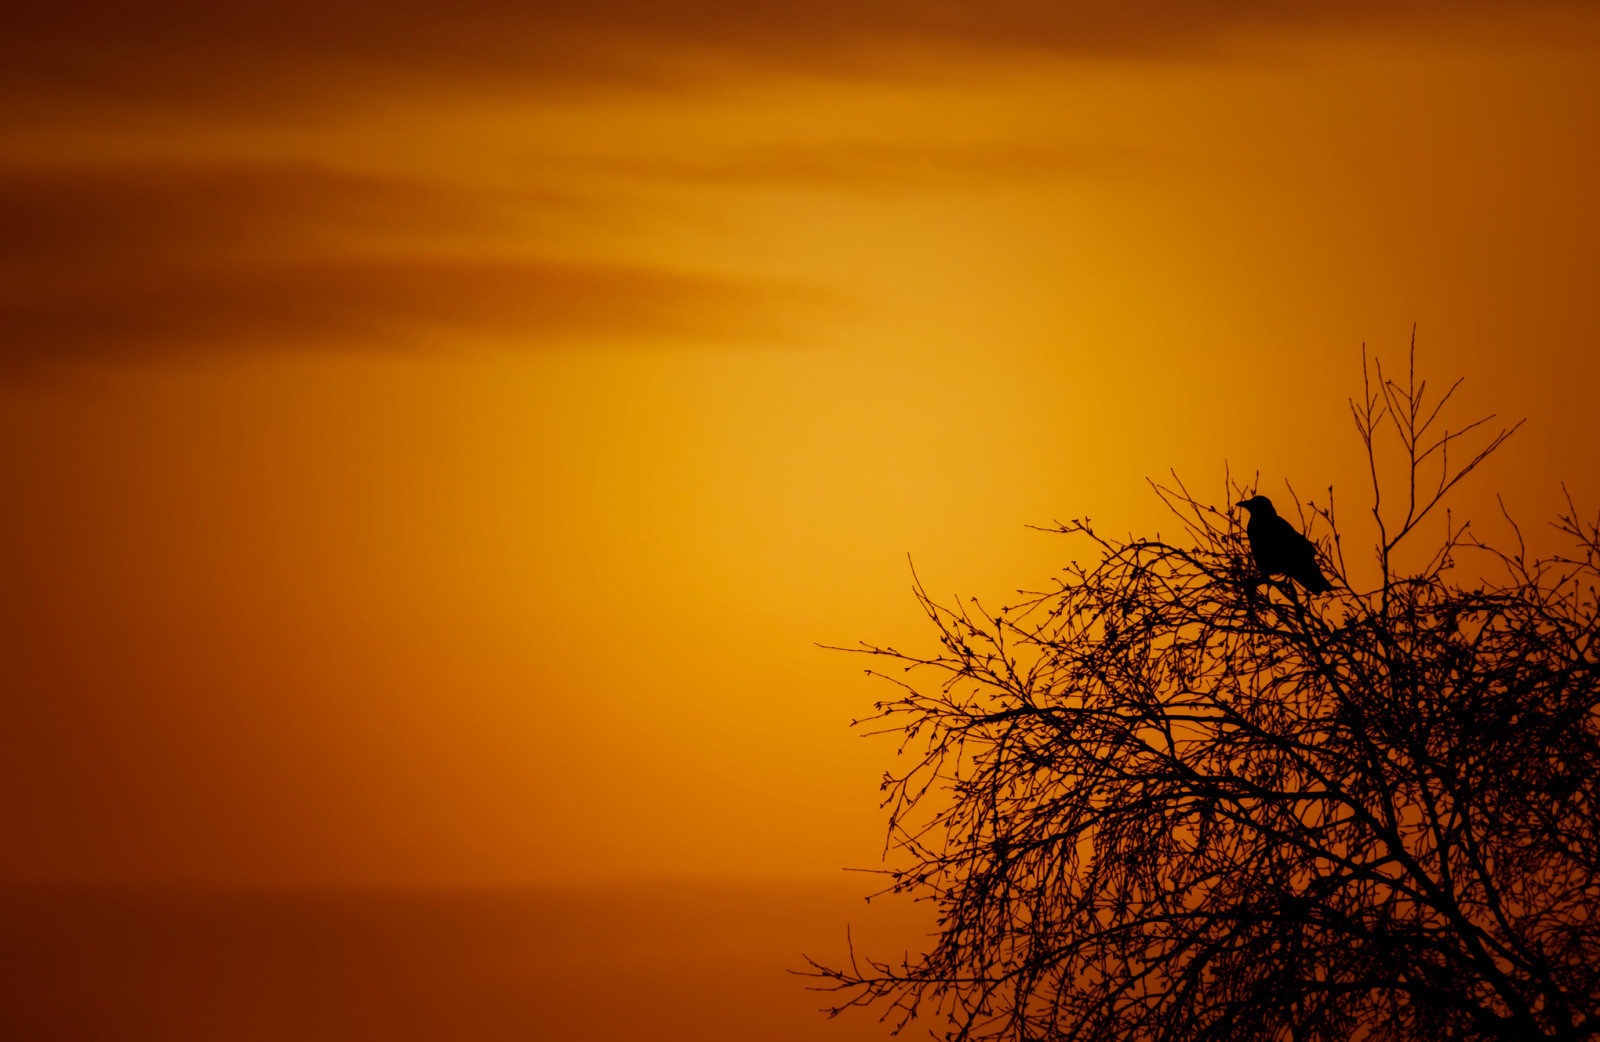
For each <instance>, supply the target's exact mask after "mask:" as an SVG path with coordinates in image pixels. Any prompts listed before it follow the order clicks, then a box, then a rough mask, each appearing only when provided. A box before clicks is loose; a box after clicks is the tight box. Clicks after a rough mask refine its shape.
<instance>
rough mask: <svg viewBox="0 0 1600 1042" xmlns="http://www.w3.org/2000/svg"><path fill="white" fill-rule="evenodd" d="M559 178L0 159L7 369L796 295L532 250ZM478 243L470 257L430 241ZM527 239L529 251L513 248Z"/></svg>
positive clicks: (720, 314)
mask: <svg viewBox="0 0 1600 1042" xmlns="http://www.w3.org/2000/svg"><path fill="white" fill-rule="evenodd" d="M583 205H584V203H583V201H582V200H580V199H578V198H576V197H571V196H566V195H563V194H561V193H559V192H541V191H535V192H530V193H521V194H512V195H507V196H504V197H498V198H497V197H494V196H492V195H486V194H484V193H483V192H475V191H471V190H466V189H463V188H462V187H461V186H450V185H436V184H429V183H424V182H419V181H410V180H406V179H403V178H390V177H383V176H378V175H372V174H358V173H349V172H342V171H336V170H331V169H328V168H322V167H315V166H309V165H278V166H228V167H207V166H194V165H190V166H162V165H151V166H143V167H96V168H73V169H61V170H28V171H11V172H9V173H4V174H0V226H3V227H4V228H5V229H6V234H5V235H4V236H3V237H0V325H3V326H4V328H5V330H6V340H5V345H4V347H3V349H0V369H4V370H6V371H8V372H11V373H17V372H20V371H26V370H28V369H31V368H34V367H37V366H39V365H41V364H50V363H62V362H67V363H72V362H95V363H107V362H129V361H136V360H141V359H145V358H150V357H170V356H172V355H175V354H184V353H193V352H210V353H218V352H224V351H235V350H241V349H244V350H286V349H289V350H292V349H299V348H319V349H326V348H328V347H330V346H341V347H348V348H380V347H383V348H394V347H403V346H405V345H408V344H412V343H415V342H416V341H417V339H418V338H419V336H420V337H427V336H432V335H435V334H437V333H439V332H442V331H457V332H469V333H470V332H488V333H493V334H496V335H509V336H513V337H517V338H522V339H524V340H525V341H526V342H527V343H528V345H529V346H530V347H537V346H542V345H545V344H549V343H552V342H556V343H560V342H574V341H580V342H581V341H586V340H592V339H594V338H597V337H609V336H635V335H647V336H669V337H672V336H678V337H693V338H696V339H700V340H710V341H713V342H722V341H729V340H733V339H737V338H738V337H740V336H742V335H756V336H767V337H772V336H777V335H780V333H781V331H780V330H779V329H778V328H777V327H776V319H775V315H776V313H777V312H778V310H780V309H781V305H782V304H783V303H785V302H787V303H789V304H792V303H793V300H792V299H788V296H789V295H790V294H791V293H792V291H786V290H784V289H783V288H782V287H773V286H763V285H756V284H752V283H745V282H740V281H738V280H735V279H732V278H727V277H722V276H717V275H709V274H697V273H689V272H680V271H670V270H662V269H655V268H649V267H641V266H630V265H626V264H608V263H604V262H577V261H572V260H568V259H563V258H560V257H558V256H552V255H549V254H548V251H546V253H545V254H541V253H540V251H539V248H538V245H539V244H538V239H537V236H536V235H534V234H532V233H531V232H530V233H529V235H528V236H526V237H525V238H522V239H520V240H519V237H518V235H517V232H518V230H519V228H520V229H523V230H527V228H528V226H529V225H530V224H531V225H534V226H537V224H538V220H539V215H540V213H541V212H546V211H555V210H561V211H566V210H569V209H571V208H573V207H581V206H583ZM463 238H466V239H469V240H470V241H473V242H474V243H475V248H474V250H472V251H471V252H470V253H468V254H467V255H464V256H463V255H461V254H460V251H459V249H457V250H455V251H452V250H450V249H447V248H441V247H440V246H439V244H440V243H448V242H450V241H452V239H454V240H456V241H459V240H461V239H463ZM513 247H520V248H513Z"/></svg>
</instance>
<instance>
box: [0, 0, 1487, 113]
mask: <svg viewBox="0 0 1600 1042" xmlns="http://www.w3.org/2000/svg"><path fill="white" fill-rule="evenodd" d="M1497 7H1501V8H1509V7H1510V4H1509V3H1504V2H1497V0H1476V2H1465V3H1464V2H1462V0H1383V2H1380V0H1343V2H1334V0H1216V2H1213V3H1193V2H1189V0H1145V2H1116V0H1076V2H1049V0H995V2H993V3H986V4H965V3H952V2H948V0H875V2H867V3H861V2H856V0H768V2H763V3H754V4H752V3H747V2H743V0H674V2H671V3H662V2H659V0H590V2H588V3H584V4H569V3H554V2H551V0H529V2H525V3H513V2H509V0H461V2H459V3H453V4H449V5H441V4H421V3H415V2H413V3H409V4H391V3H382V4H380V3H376V2H375V0H346V2H344V3H337V4H330V3H324V2H322V0H317V2H311V0H272V2H267V0H237V2H232V3H227V4H216V3H210V2H205V0H167V2H164V3H152V4H139V5H131V4H127V3H123V2H120V0H86V2H84V3H78V4H63V5H48V4H35V5H31V6H30V8H29V9H28V10H27V11H26V13H24V14H23V15H22V16H21V17H15V16H14V17H13V18H12V19H10V20H9V21H8V26H7V35H8V42H9V44H10V46H9V47H8V61H7V62H6V64H5V66H4V67H0V91H4V92H5V93H7V94H9V95H10V106H11V107H12V108H13V109H14V110H18V111H23V112H26V111H29V110H31V109H34V108H36V107H39V106H43V108H44V109H45V110H48V109H50V108H51V107H52V106H58V105H59V104H62V103H66V104H68V105H69V106H70V105H72V104H77V105H84V104H90V105H113V106H128V105H132V106H135V107H137V106H138V105H141V104H145V105H156V106H160V107H178V108H183V109H188V110H195V111H206V110H213V109H222V110H227V109H256V108H264V109H277V108H295V109H299V108H302V107H305V106H319V105H323V106H325V105H333V104H338V103H339V102H340V101H341V100H342V99H345V98H348V97H352V96H354V97H359V96H361V95H363V94H366V93H370V92H372V91H375V90H376V91H382V90H383V89H384V87H385V85H389V86H391V87H392V86H393V85H394V84H396V83H403V84H406V85H408V86H413V87H414V86H416V85H418V84H421V83H426V82H429V81H432V82H435V83H438V84H448V85H452V86H455V87H462V86H470V85H472V84H479V85H484V86H493V87H496V88H504V87H506V86H508V85H511V86H520V87H522V88H525V89H531V90H541V89H542V90H549V89H553V88H562V89H565V88H571V87H573V86H588V87H594V86H602V85H608V86H618V85H620V86H634V87H646V88H648V87H660V86H663V85H667V84H673V83H679V84H681V83H683V82H685V81H686V80H690V79H693V78H694V77H696V76H705V75H708V74H710V73H711V70H712V68H713V67H715V66H717V65H718V64H719V63H721V65H722V66H723V67H724V68H725V69H726V68H737V67H739V66H741V65H742V66H746V67H754V68H758V69H761V70H771V69H773V68H790V69H794V70H798V71H823V72H827V71H839V72H850V73H853V74H857V75H861V74H886V73H888V74H893V73H903V72H904V71H905V60H906V59H907V57H908V56H910V55H914V54H918V53H922V54H924V56H925V57H927V58H928V59H929V61H930V63H933V64H936V63H937V62H938V61H940V60H944V59H945V58H947V56H948V55H949V54H950V53H951V52H953V51H960V50H963V49H964V50H968V51H986V50H987V51H998V52H1031V53H1036V54H1041V55H1043V54H1061V55H1068V56H1085V55H1087V56H1103V55H1154V54H1171V53H1184V52H1194V51H1197V50H1199V51H1204V50H1207V49H1210V48H1213V47H1214V46H1215V45H1216V43H1217V41H1218V40H1219V39H1221V38H1223V37H1225V36H1226V35H1227V34H1228V33H1229V32H1231V31H1233V30H1236V29H1239V28H1266V29H1272V28H1281V29H1285V30H1289V31H1313V32H1315V31H1323V30H1330V29H1339V28H1343V27H1350V26H1360V25H1363V24H1372V23H1378V22H1382V21H1385V20H1389V21H1392V20H1404V19H1415V18H1419V17H1420V18H1449V17H1455V16H1459V15H1461V14H1463V13H1466V12H1470V11H1471V10H1473V9H1486V8H1497ZM891 53H893V54H898V55H899V56H900V61H899V62H898V63H897V62H892V61H889V59H888V58H887V55H889V54H891ZM923 71H927V70H926V68H924V70H923Z"/></svg>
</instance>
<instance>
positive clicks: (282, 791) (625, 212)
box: [0, 0, 1600, 885]
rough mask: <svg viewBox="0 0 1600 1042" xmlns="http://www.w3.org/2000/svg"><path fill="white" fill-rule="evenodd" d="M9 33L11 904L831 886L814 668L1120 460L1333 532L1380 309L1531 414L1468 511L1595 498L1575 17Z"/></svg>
mask: <svg viewBox="0 0 1600 1042" xmlns="http://www.w3.org/2000/svg"><path fill="white" fill-rule="evenodd" d="M36 6H37V7H39V8H40V9H39V10H36V11H35V12H34V13H32V14H30V15H27V16H24V18H23V21H22V22H21V23H20V25H18V26H16V27H13V28H9V29H8V37H9V39H10V47H9V48H8V50H10V51H13V52H15V53H16V54H19V55H21V56H22V57H21V58H20V59H18V60H16V61H10V60H8V62H7V64H6V67H5V68H4V69H3V70H0V91H3V92H4V93H3V101H0V105H3V110H4V113H5V120H6V124H7V126H8V128H9V129H8V131H7V133H6V134H5V135H3V136H0V227H3V228H4V229H5V233H4V235H3V236H0V316H3V321H4V325H5V329H6V337H5V343H4V346H3V347H0V378H3V381H4V387H3V391H0V395H3V398H0V402H3V404H0V424H3V426H4V430H3V446H4V449H3V456H0V479H3V482H4V488H5V489H6V508H5V510H4V511H3V514H0V518H3V520H0V526H3V527H0V536H3V538H4V545H5V547H6V551H5V571H4V584H5V590H6V594H5V618H4V626H5V628H4V630H3V639H4V640H5V642H6V645H7V646H6V648H5V649H4V661H5V662H6V663H7V667H6V672H7V673H8V674H9V681H8V683H7V685H6V686H7V688H8V689H9V692H10V693H9V695H8V697H7V698H6V699H5V701H4V703H3V707H0V714H3V719H0V743H3V750H0V752H3V755H0V821H3V822H4V823H5V828H4V829H3V830H0V877H3V878H5V879H10V880H34V881H39V880H44V881H64V880H95V881H117V880H142V881H162V882H179V883H205V884H212V885H227V884H238V883H251V884H255V883H263V884H281V883H290V884H296V883H308V884H349V885H367V884H384V885H391V884H393V885H414V884H420V885H435V884H438V885H476V884H496V885H500V884H517V883H541V884H543V883H560V882H570V881H574V880H595V879H603V880H621V881H626V880H635V879H650V878H660V877H672V878H681V877H711V878H726V877H746V878H753V879H769V880H800V879H812V878H824V877H828V878H831V877H834V876H835V875H836V874H837V871H838V869H839V868H840V867H841V866H845V865H871V864H874V863H876V860H877V857H878V852H879V849H880V846H881V836H882V828H883V822H882V820H881V818H880V816H879V814H878V813H877V811H876V808H875V799H876V782H877V778H878V775H879V773H880V771H881V770H882V769H883V768H884V767H885V766H887V765H888V763H889V758H890V755H891V746H890V745H888V744H887V743H884V742H873V741H863V740H862V739H861V738H859V737H857V736H856V735H854V734H853V733H852V732H850V731H849V729H848V728H847V726H846V725H847V724H848V722H849V720H850V719H852V718H853V717H855V716H860V715H863V714H864V713H865V712H866V711H867V709H868V708H869V707H870V703H871V701H872V700H873V699H874V698H876V697H877V696H878V695H879V694H880V692H879V691H878V690H877V689H876V688H874V687H873V686H872V685H871V684H869V683H867V682H866V681H865V680H863V679H862V678H861V675H860V669H859V667H860V666H861V663H859V662H855V661H852V660H850V659H849V658H847V657H845V656H842V655H838V654H830V653H826V652H823V651H820V650H818V649H817V648H816V647H815V646H814V642H819V641H820V642H830V643H850V642H852V641H854V640H855V639H857V638H870V639H873V640H877V641H885V642H898V643H902V644H910V643H912V642H914V641H916V640H918V639H920V638H921V635H922V634H921V627H920V626H919V620H918V617H917V614H916V610H915V606H914V604H913V602H912V600H911V598H910V596H909V593H908V586H909V575H908V572H907V567H906V559H905V555H906V554H907V553H908V552H909V553H911V554H912V555H913V556H914V558H915V560H916V562H917V565H918V568H919V570H920V572H921V574H922V576H923V578H924V579H925V580H926V581H927V582H928V583H929V585H930V587H931V588H932V589H934V590H936V591H950V592H957V591H959V592H962V593H979V594H984V595H988V596H992V597H996V598H1003V597H1004V596H1005V595H1006V594H1007V593H1008V592H1009V591H1011V590H1013V589H1015V588H1016V587H1017V586H1019V585H1020V586H1026V585H1031V584H1038V583H1042V582H1044V581H1046V579H1047V577H1048V575H1049V574H1050V571H1051V570H1052V569H1053V568H1054V567H1055V566H1056V565H1057V564H1058V563H1059V562H1060V560H1061V558H1062V556H1064V555H1065V554H1066V553H1069V552H1070V551H1069V549H1068V548H1066V547H1064V546H1063V545H1062V544H1060V543H1059V542H1057V541H1053V540H1051V539H1050V537H1047V536H1044V535H1040V534H1038V533H1034V532H1029V531H1027V530H1026V529H1024V527H1023V526H1024V525H1025V524H1027V523H1047V522H1049V521H1050V520H1051V519H1052V518H1057V517H1067V516H1075V515H1081V514H1089V515H1091V516H1093V517H1095V518H1096V519H1097V520H1100V521H1101V522H1102V523H1104V524H1105V525H1106V526H1107V527H1108V528H1110V529H1113V530H1117V531H1122V530H1128V529H1135V530H1144V531H1147V530H1150V529H1151V528H1152V527H1154V526H1156V525H1159V524H1160V523H1161V522H1160V518H1159V515H1158V513H1157V512H1156V511H1157V505H1156V504H1155V502H1154V500H1153V499H1152V498H1151V497H1150V496H1149V495H1148V493H1147V491H1146V488H1145V486H1144V479H1145V478H1146V477H1147V476H1153V477H1160V476H1162V475H1164V474H1165V473H1166V472H1167V470H1168V468H1176V469H1177V470H1178V471H1179V472H1180V473H1182V474H1183V475H1184V476H1185V477H1186V479H1188V480H1189V481H1190V482H1191V485H1192V487H1196V488H1198V489H1212V488H1217V489H1218V490H1219V491H1218V498H1219V499H1220V496H1221V492H1220V481H1221V474H1222V468H1223V466H1224V465H1225V464H1229V465H1231V466H1232V468H1233V470H1234V472H1235V473H1236V474H1238V473H1252V472H1255V471H1257V470H1259V471H1260V473H1261V475H1262V479H1263V489H1264V490H1269V491H1270V490H1273V489H1279V488H1281V487H1282V482H1283V481H1284V480H1285V479H1287V480H1290V481H1292V482H1293V483H1294V484H1295V486H1296V488H1298V489H1300V490H1301V491H1302V492H1304V493H1306V494H1311V493H1320V492H1321V491H1322V490H1323V489H1325V488H1326V487H1327V486H1328V485H1329V484H1334V485H1336V486H1337V487H1338V489H1339V490H1340V493H1341V499H1340V502H1341V504H1342V505H1344V506H1345V509H1344V510H1343V511H1342V513H1344V514H1345V515H1346V516H1347V517H1351V518H1352V519H1354V518H1355V517H1356V515H1357V513H1358V507H1359V504H1360V503H1361V501H1362V499H1361V485H1360V480H1361V474H1362V471H1361V459H1360V457H1359V455H1358V449H1359V446H1358V445H1357V443H1356V441H1355V439H1354V437H1353V433H1352V432H1351V430H1350V428H1349V422H1348V416H1347V410H1346V405H1345V399H1346V397H1347V396H1349V395H1351V394H1354V393H1357V392H1358V390H1359V378H1360V369H1359V360H1360V345H1361V344H1362V342H1363V341H1365V342H1367V343H1368V344H1369V345H1371V346H1372V347H1373V348H1374V349H1375V350H1377V351H1378V352H1380V353H1383V354H1384V355H1386V356H1387V357H1389V358H1391V359H1394V360H1398V359H1400V358H1402V357H1403V351H1404V345H1405V342H1406V339H1407V337H1408V335H1409V331H1410V329H1411V325H1412V323H1413V322H1416V323H1417V324H1418V326H1419V333H1418V344H1419V357H1420V361H1421V364H1422V365H1423V367H1424V368H1425V369H1426V371H1427V372H1428V373H1430V374H1432V375H1434V376H1435V377H1436V378H1438V379H1446V378H1454V377H1455V376H1457V375H1464V376H1466V377H1467V379H1468V383H1467V386H1466V389H1465V390H1464V392H1463V394H1464V396H1465V399H1466V401H1465V404H1464V408H1463V412H1462V413H1461V414H1460V415H1462V416H1465V415H1467V413H1468V412H1471V413H1473V414H1474V415H1475V414H1476V413H1478V412H1483V411H1496V412H1499V413H1500V414H1502V415H1503V416H1510V417H1513V418H1514V417H1519V416H1528V417H1530V418H1531V422H1530V424H1529V426H1528V427H1527V428H1526V429H1525V430H1524V431H1523V432H1521V433H1519V434H1518V435H1517V437H1516V439H1515V441H1514V442H1513V443H1512V444H1511V445H1510V446H1509V447H1508V448H1507V449H1506V450H1505V451H1504V454H1503V455H1502V456H1501V457H1500V458H1499V460H1498V461H1497V462H1496V463H1495V464H1494V465H1493V466H1491V467H1490V468H1488V469H1487V470H1486V471H1485V473H1484V477H1483V478H1482V479H1481V480H1480V482H1479V488H1480V490H1481V493H1482V494H1481V495H1479V497H1478V499H1476V500H1473V499H1471V497H1469V499H1468V501H1467V503H1468V506H1469V507H1472V506H1476V508H1478V509H1481V510H1486V509H1488V508H1487V507H1486V506H1485V505H1484V504H1486V503H1490V502H1492V500H1490V499H1486V498H1484V497H1485V496H1487V495H1488V494H1489V493H1491V492H1492V491H1493V490H1496V489H1499V490H1502V491H1504V492H1505V493H1506V494H1507V496H1508V499H1509V501H1510V502H1511V503H1513V504H1514V505H1516V506H1518V507H1519V509H1520V510H1521V511H1522V515H1521V516H1522V517H1523V519H1524V520H1526V521H1532V522H1533V523H1534V524H1538V523H1540V522H1542V520H1543V519H1545V518H1547V517H1549V516H1550V515H1551V514H1552V512H1553V510H1554V509H1555V507H1556V505H1557V503H1558V497H1559V494H1560V490H1559V482H1560V481H1561V480H1566V481H1567V482H1568V483H1569V485H1570V486H1571V487H1572V488H1573V489H1574V491H1575V492H1576V493H1577V494H1578V496H1579V500H1580V502H1588V503H1590V504H1592V503H1593V502H1594V496H1595V494H1596V491H1597V484H1596V481H1595V479H1596V478H1597V477H1600V468H1597V466H1596V463H1595V461H1594V456H1593V446H1594V445H1595V443H1596V435H1597V428H1600V421H1597V420H1596V418H1595V417H1594V414H1593V409H1592V403H1593V401H1594V398H1595V392H1594V388H1595V386H1596V379H1597V376H1600V363H1597V362H1596V360H1595V357H1596V356H1595V351H1594V345H1595V343H1596V342H1597V340H1596V335H1595V334H1596V332H1597V318H1596V311H1595V309H1594V307H1593V304H1592V301H1591V299H1590V298H1591V297H1592V294H1593V287H1594V286H1595V284H1596V275H1597V273H1600V271H1597V269H1600V252H1597V249H1596V243H1600V204H1597V202H1596V200H1597V193H1596V185H1597V173H1600V61H1597V58H1600V15H1597V14H1596V13H1595V11H1594V10H1593V8H1592V7H1591V6H1590V5H1586V4H1577V3H1574V4H1570V5H1545V6H1537V5H1528V4H1518V5H1498V4H1458V3H1450V4H1446V3H1422V2H1418V3H1399V4H1394V3H1385V4H1376V3H1374V4H1350V3H1348V2H1345V3H1339V4H1333V3H1317V2H1309V0H1308V2H1306V3H1300V4H1290V5H1279V4H1257V3H1252V2H1246V0H1233V2H1223V3H1217V4H1209V5H1187V4H1178V3H1167V4H1161V3H1157V4H1145V5H1117V4H1083V5H1078V4H1061V5H1043V4H1033V3H1027V2H1023V0H1015V2H1009V0H1007V2H1000V3H995V4H986V5H970V7H961V6H959V5H955V6H952V5H945V4H937V3H932V2H919V0H901V2H893V3H876V4H870V5H865V6H863V5H858V4H855V3H843V2H818V0H806V2H804V3H799V2H793V3H791V2H789V0H782V2H777V3H764V4H758V5H747V4H723V3H716V2H709V0H708V2H704V3H693V4H670V5H663V4H653V3H645V2H643V0H606V2H602V3H591V4H585V5H579V6H577V7H574V6H573V5H548V6H549V8H550V9H549V10H546V9H545V7H546V5H543V4H540V3H531V4H522V5H502V4H498V3H492V2H489V0H469V2H466V3H459V4H451V5H439V6H437V8H436V9H431V10H430V9H426V8H422V7H416V6H411V7H403V8H395V7H394V6H393V5H388V4H383V5H379V4H371V3H367V2H365V0H358V2H345V3H333V4H328V3H322V2H319V3H316V4H312V3H302V2H300V0H291V2H287V3H286V2H284V0H274V2H273V3H270V4H268V3H254V4H225V5H216V4H209V3H207V4H201V3H186V2H180V3H174V4H161V5H137V6H135V5H126V4H110V3H102V4H99V5H96V4H93V3H91V4H89V5H88V6H87V8H85V6H84V5H76V6H74V7H72V8H71V9H70V10H69V9H68V8H66V7H62V8H59V9H57V8H51V9H49V10H44V9H43V5H36ZM1346 490H1348V491H1346ZM1586 496H1587V497H1588V498H1587V500H1586V499H1585V497H1586ZM1486 520H1487V518H1486ZM1352 524H1353V525H1355V524H1357V522H1356V521H1355V520H1352Z"/></svg>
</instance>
